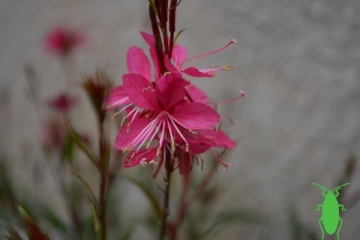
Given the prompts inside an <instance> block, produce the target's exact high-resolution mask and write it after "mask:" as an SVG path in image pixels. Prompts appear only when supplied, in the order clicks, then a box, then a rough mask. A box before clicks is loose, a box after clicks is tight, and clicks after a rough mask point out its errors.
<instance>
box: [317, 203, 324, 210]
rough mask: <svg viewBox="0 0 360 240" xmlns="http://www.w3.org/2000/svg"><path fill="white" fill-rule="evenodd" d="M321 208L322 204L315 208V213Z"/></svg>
mask: <svg viewBox="0 0 360 240" xmlns="http://www.w3.org/2000/svg"><path fill="white" fill-rule="evenodd" d="M322 206H323V205H322V204H319V205H317V208H316V209H315V211H319V210H320V207H322Z"/></svg>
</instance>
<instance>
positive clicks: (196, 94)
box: [186, 84, 208, 103]
mask: <svg viewBox="0 0 360 240" xmlns="http://www.w3.org/2000/svg"><path fill="white" fill-rule="evenodd" d="M186 91H187V92H188V94H189V95H190V97H191V99H192V100H193V101H194V102H199V103H207V102H208V97H207V96H206V94H205V92H203V90H201V89H200V88H198V87H197V86H195V85H194V84H191V85H190V86H188V87H187V88H186Z"/></svg>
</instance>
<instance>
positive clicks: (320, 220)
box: [319, 218, 325, 240]
mask: <svg viewBox="0 0 360 240" xmlns="http://www.w3.org/2000/svg"><path fill="white" fill-rule="evenodd" d="M321 222H322V218H320V219H319V226H320V230H321V234H322V237H321V240H324V236H325V233H324V229H323V228H322V226H321Z"/></svg>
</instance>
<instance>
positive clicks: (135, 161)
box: [124, 148, 157, 168]
mask: <svg viewBox="0 0 360 240" xmlns="http://www.w3.org/2000/svg"><path fill="white" fill-rule="evenodd" d="M156 152H157V148H150V149H141V150H139V151H138V152H136V151H131V152H129V154H128V155H127V157H126V159H125V161H124V168H129V167H134V166H136V165H139V164H140V163H141V161H144V162H146V163H148V162H150V161H155V158H156Z"/></svg>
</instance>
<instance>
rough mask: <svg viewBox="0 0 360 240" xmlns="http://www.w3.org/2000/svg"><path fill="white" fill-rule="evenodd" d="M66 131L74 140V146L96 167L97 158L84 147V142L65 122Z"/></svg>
mask: <svg viewBox="0 0 360 240" xmlns="http://www.w3.org/2000/svg"><path fill="white" fill-rule="evenodd" d="M65 126H66V129H67V130H68V132H69V134H70V136H71V137H72V139H73V140H74V142H75V144H76V145H77V146H78V147H79V148H80V149H81V150H82V151H83V152H84V153H85V155H86V156H87V157H88V158H89V160H90V161H91V162H92V163H93V164H94V165H95V166H96V167H98V162H99V160H98V158H97V157H96V155H95V154H94V153H93V152H92V151H91V150H90V149H89V148H88V147H87V146H86V144H85V143H84V141H83V140H82V139H81V137H80V136H79V134H78V133H77V132H76V131H75V130H74V129H73V127H72V126H71V125H70V123H69V122H67V121H65Z"/></svg>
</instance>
